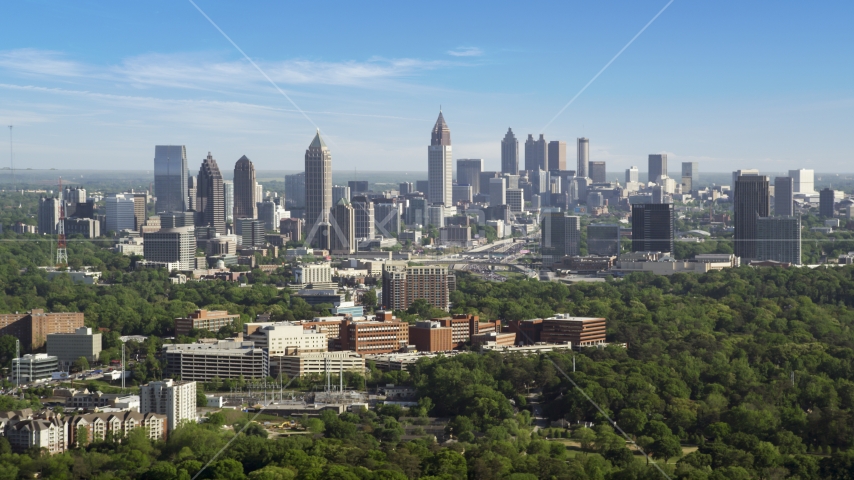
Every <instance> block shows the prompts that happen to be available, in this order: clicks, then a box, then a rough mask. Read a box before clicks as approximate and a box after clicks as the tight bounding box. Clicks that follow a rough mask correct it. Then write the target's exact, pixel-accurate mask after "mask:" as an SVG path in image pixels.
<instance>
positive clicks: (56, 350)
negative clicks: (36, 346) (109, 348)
mask: <svg viewBox="0 0 854 480" xmlns="http://www.w3.org/2000/svg"><path fill="white" fill-rule="evenodd" d="M47 354H48V355H51V356H54V357H56V358H57V359H58V360H59V368H60V369H61V370H66V371H67V370H68V367H70V366H71V364H73V363H74V362H75V361H76V360H77V359H79V358H80V357H83V358H85V359H86V360H87V361H88V362H91V363H93V362H96V361H98V357H99V355H100V354H101V334H100V333H92V329H91V328H87V327H80V328H78V329H77V330H75V331H74V333H51V334H48V336H47Z"/></svg>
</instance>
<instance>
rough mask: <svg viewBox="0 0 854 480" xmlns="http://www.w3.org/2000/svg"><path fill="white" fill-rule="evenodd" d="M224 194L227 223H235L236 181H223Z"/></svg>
mask: <svg viewBox="0 0 854 480" xmlns="http://www.w3.org/2000/svg"><path fill="white" fill-rule="evenodd" d="M222 193H223V198H224V199H225V202H224V203H225V223H234V181H232V180H223V181H222Z"/></svg>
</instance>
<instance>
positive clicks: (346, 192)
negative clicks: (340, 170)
mask: <svg viewBox="0 0 854 480" xmlns="http://www.w3.org/2000/svg"><path fill="white" fill-rule="evenodd" d="M401 185H403V184H401ZM401 195H402V194H401ZM342 198H344V199H346V200H347V203H349V202H350V198H352V195H350V187H348V186H345V185H333V186H332V205H338V202H339V201H340V200H341V199H342Z"/></svg>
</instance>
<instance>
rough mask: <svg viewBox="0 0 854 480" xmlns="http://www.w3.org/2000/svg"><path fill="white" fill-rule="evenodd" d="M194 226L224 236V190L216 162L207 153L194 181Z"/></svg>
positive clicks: (209, 153)
mask: <svg viewBox="0 0 854 480" xmlns="http://www.w3.org/2000/svg"><path fill="white" fill-rule="evenodd" d="M196 204H197V205H196V226H197V227H213V228H214V229H216V232H217V233H219V234H220V235H225V233H226V232H225V188H224V187H223V184H222V173H221V172H220V171H219V166H218V165H217V164H216V160H214V158H213V157H212V156H211V152H208V156H207V158H205V160H204V161H203V162H202V166H201V168H199V175H198V177H197V181H196Z"/></svg>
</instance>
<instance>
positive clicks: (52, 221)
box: [38, 197, 60, 235]
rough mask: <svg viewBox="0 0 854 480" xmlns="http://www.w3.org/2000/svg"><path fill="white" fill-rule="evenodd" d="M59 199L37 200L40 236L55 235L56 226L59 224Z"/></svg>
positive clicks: (43, 198)
mask: <svg viewBox="0 0 854 480" xmlns="http://www.w3.org/2000/svg"><path fill="white" fill-rule="evenodd" d="M59 205H60V202H59V199H58V198H53V197H51V198H45V197H42V198H40V199H39V220H38V227H39V233H40V234H42V235H55V234H56V226H57V225H58V224H59Z"/></svg>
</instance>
